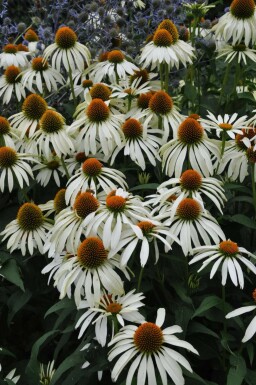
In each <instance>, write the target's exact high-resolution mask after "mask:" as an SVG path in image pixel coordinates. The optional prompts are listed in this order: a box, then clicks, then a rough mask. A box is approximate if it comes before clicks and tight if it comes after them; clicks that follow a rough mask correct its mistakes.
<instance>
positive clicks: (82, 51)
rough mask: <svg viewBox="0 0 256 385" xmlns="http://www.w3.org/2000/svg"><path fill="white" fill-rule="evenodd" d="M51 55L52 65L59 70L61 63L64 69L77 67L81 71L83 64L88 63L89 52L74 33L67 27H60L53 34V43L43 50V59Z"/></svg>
mask: <svg viewBox="0 0 256 385" xmlns="http://www.w3.org/2000/svg"><path fill="white" fill-rule="evenodd" d="M51 55H52V66H53V68H56V69H57V71H59V72H60V69H61V64H63V65H64V67H65V69H66V71H69V68H71V70H72V71H75V69H77V68H78V69H79V70H80V71H83V69H84V64H85V62H86V64H87V65H89V63H90V58H91V54H90V51H89V50H88V48H87V47H86V46H85V45H83V44H81V43H79V42H78V41H77V35H76V33H75V32H74V31H73V30H72V29H71V28H69V27H61V28H59V29H58V31H57V32H56V35H55V43H53V44H51V45H49V46H48V47H46V48H45V50H44V59H45V60H47V59H48V58H49V57H50V56H51Z"/></svg>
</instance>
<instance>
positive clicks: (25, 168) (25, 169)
mask: <svg viewBox="0 0 256 385" xmlns="http://www.w3.org/2000/svg"><path fill="white" fill-rule="evenodd" d="M28 162H35V159H34V158H33V157H32V156H31V155H29V154H24V153H18V152H17V151H16V150H14V149H13V148H11V147H0V170H1V176H0V190H1V191H2V192H3V191H4V190H5V187H6V185H5V184H7V186H8V190H9V191H12V190H13V187H14V182H15V181H17V183H18V185H19V186H20V187H21V188H23V186H24V184H26V185H29V184H30V180H29V177H30V178H32V179H34V176H33V172H32V169H31V167H30V165H29V163H28Z"/></svg>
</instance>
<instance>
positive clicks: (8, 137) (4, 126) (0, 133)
mask: <svg viewBox="0 0 256 385" xmlns="http://www.w3.org/2000/svg"><path fill="white" fill-rule="evenodd" d="M18 140H19V136H18V135H17V133H16V132H15V131H14V130H13V128H12V127H11V125H10V123H9V121H8V119H6V118H5V117H4V116H0V147H4V146H7V147H13V148H15V143H16V142H17V141H18Z"/></svg>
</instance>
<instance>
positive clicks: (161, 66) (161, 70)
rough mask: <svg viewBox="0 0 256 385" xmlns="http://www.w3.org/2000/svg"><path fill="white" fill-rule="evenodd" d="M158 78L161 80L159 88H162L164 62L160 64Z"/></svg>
mask: <svg viewBox="0 0 256 385" xmlns="http://www.w3.org/2000/svg"><path fill="white" fill-rule="evenodd" d="M160 80H161V90H163V89H164V63H161V64H160Z"/></svg>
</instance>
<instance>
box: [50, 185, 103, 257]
mask: <svg viewBox="0 0 256 385" xmlns="http://www.w3.org/2000/svg"><path fill="white" fill-rule="evenodd" d="M64 194H65V193H64ZM99 205H100V203H99V201H98V200H97V199H96V198H95V197H94V196H93V194H92V193H91V192H89V191H88V192H87V191H85V192H82V193H79V194H78V195H77V197H76V199H75V202H74V204H73V207H67V208H64V209H63V210H61V211H60V212H59V214H58V215H57V216H56V217H55V223H54V226H53V228H52V230H51V232H50V233H49V234H48V238H47V241H46V243H45V251H48V253H49V257H52V256H53V255H54V254H55V253H59V254H60V253H62V252H63V251H64V250H68V251H69V252H70V253H75V252H76V250H77V248H78V245H79V244H80V242H81V237H82V235H84V234H85V227H86V225H87V224H88V223H90V221H91V220H92V219H93V217H94V215H95V212H96V210H97V209H98V207H99Z"/></svg>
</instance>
